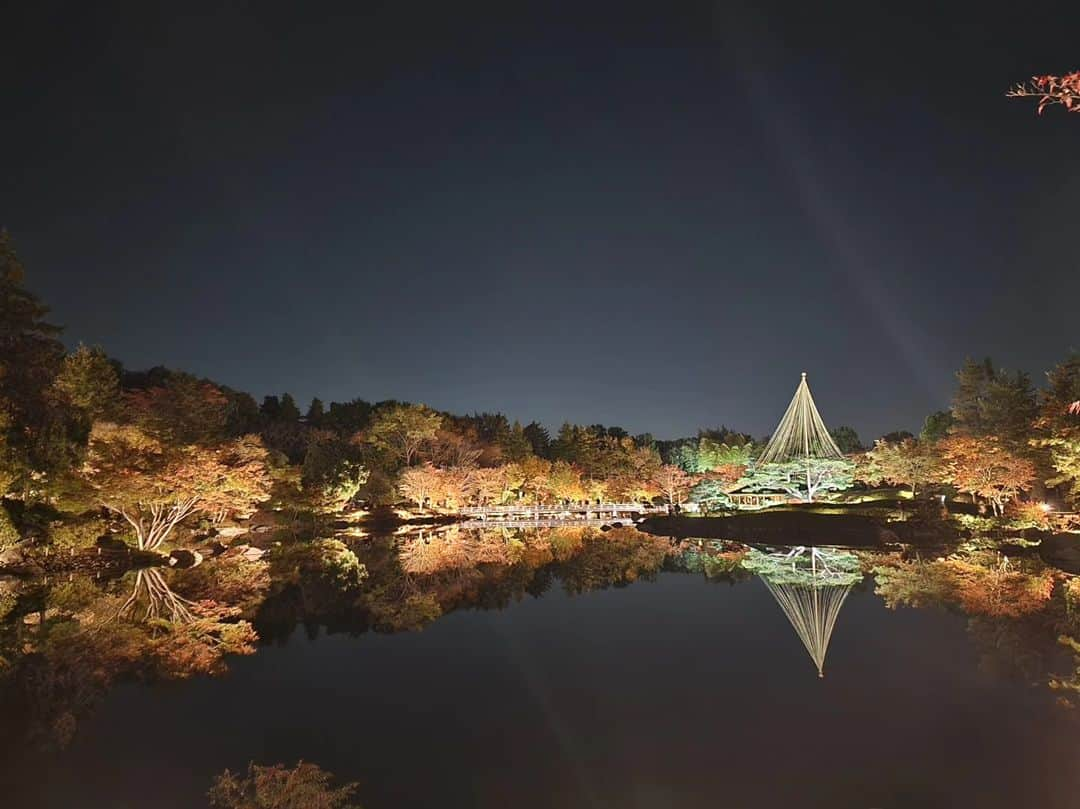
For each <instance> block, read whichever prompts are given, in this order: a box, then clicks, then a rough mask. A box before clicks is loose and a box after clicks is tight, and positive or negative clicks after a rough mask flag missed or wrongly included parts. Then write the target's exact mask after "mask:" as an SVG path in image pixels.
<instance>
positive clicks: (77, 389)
mask: <svg viewBox="0 0 1080 809" xmlns="http://www.w3.org/2000/svg"><path fill="white" fill-rule="evenodd" d="M53 387H54V389H55V390H56V392H57V393H58V394H59V395H60V396H62V397H63V398H64V399H66V400H67V402H68V403H69V404H71V405H72V406H73V407H76V408H78V409H79V410H81V411H83V412H84V413H86V415H87V416H88V417H89V418H90V419H91V420H93V419H97V418H101V417H102V416H104V415H105V414H106V413H107V412H108V411H109V409H110V408H112V407H113V405H114V404H115V403H116V401H117V398H118V396H119V388H120V377H119V375H118V374H117V373H116V367H115V366H114V365H113V363H112V362H111V361H110V360H109V358H108V357H107V356H106V354H105V352H104V351H102V350H101V349H100V348H96V347H95V348H87V347H86V346H84V345H80V346H79V347H78V348H77V349H75V351H73V352H72V353H70V354H68V355H67V356H66V357H64V361H63V364H62V365H61V367H60V372H59V374H57V377H56V379H55V380H53Z"/></svg>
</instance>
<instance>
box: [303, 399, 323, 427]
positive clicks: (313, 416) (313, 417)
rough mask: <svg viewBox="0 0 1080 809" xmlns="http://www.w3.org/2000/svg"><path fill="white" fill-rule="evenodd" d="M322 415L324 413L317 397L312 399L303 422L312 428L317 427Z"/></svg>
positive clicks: (320, 400) (320, 401)
mask: <svg viewBox="0 0 1080 809" xmlns="http://www.w3.org/2000/svg"><path fill="white" fill-rule="evenodd" d="M324 415H326V412H325V409H324V408H323V403H322V399H319V398H318V397H316V398H314V399H312V400H311V404H310V405H309V406H308V411H307V416H306V418H305V421H307V423H308V424H310V425H311V426H312V427H318V426H319V422H321V421H322V419H323V416H324Z"/></svg>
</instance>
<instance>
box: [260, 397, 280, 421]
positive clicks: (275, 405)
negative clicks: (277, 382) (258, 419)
mask: <svg viewBox="0 0 1080 809" xmlns="http://www.w3.org/2000/svg"><path fill="white" fill-rule="evenodd" d="M259 412H260V413H262V414H263V415H264V416H265V417H266V418H268V419H270V420H271V421H276V420H277V419H280V418H281V400H280V399H278V397H276V396H264V397H263V401H262V406H261V407H260V408H259Z"/></svg>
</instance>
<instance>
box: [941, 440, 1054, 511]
mask: <svg viewBox="0 0 1080 809" xmlns="http://www.w3.org/2000/svg"><path fill="white" fill-rule="evenodd" d="M938 448H939V449H940V451H941V455H942V458H943V459H944V462H945V472H944V477H945V478H946V479H947V480H948V481H949V482H950V483H952V484H953V485H954V486H956V488H957V489H959V490H960V491H962V492H967V493H968V494H970V495H971V496H972V499H973V500H974V499H976V498H978V497H982V498H984V499H985V500H986V501H988V502H989V503H990V505H991V507H992V508H993V510H994V513H995V514H998V515H1000V514H1001V513H1002V512H1003V510H1004V508H1005V504H1006V503H1008V502H1009V501H1010V500H1012V499H1013V498H1014V497H1016V496H1017V495H1018V494H1019V493H1020V492H1021V491H1023V490H1024V489H1026V488H1027V487H1028V486H1030V485H1031V483H1032V481H1033V480H1034V479H1035V475H1036V469H1035V464H1033V463H1032V462H1031V461H1030V460H1028V459H1027V458H1024V457H1021V456H1020V455H1017V454H1016V453H1014V452H1013V451H1012V450H1010V449H1008V448H1007V447H1005V446H1004V445H1003V444H1002V442H1001V441H1000V440H999V439H997V438H995V437H993V436H970V435H951V436H949V437H948V438H946V439H944V440H942V441H941V442H940V443H939V445H938Z"/></svg>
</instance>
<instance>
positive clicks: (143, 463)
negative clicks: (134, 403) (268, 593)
mask: <svg viewBox="0 0 1080 809" xmlns="http://www.w3.org/2000/svg"><path fill="white" fill-rule="evenodd" d="M84 475H85V477H86V479H87V480H88V481H89V483H90V484H91V485H92V486H93V487H94V489H95V491H96V492H97V494H98V497H99V499H100V501H101V503H102V505H104V506H105V507H106V508H108V509H109V510H111V511H113V512H114V513H116V514H118V515H120V516H121V517H123V518H124V520H126V521H127V523H128V524H129V525H130V526H131V528H132V529H133V530H134V532H135V539H136V543H137V545H138V547H139V549H140V550H156V549H157V548H159V547H160V546H161V545H162V543H164V542H165V540H166V539H168V537H169V535H170V534H171V533H172V531H173V529H174V528H176V526H177V525H179V524H180V523H181V522H183V521H184V520H185V519H186V518H187V517H189V516H191V515H192V514H194V513H196V512H202V513H205V514H207V515H209V516H211V517H213V518H215V519H223V518H224V517H225V516H227V515H228V514H230V513H239V514H244V513H247V512H249V511H250V510H251V509H252V508H253V507H254V506H255V505H256V504H257V503H260V502H262V501H264V500H266V499H267V498H268V497H269V492H270V476H269V473H268V471H267V466H266V450H265V449H264V448H263V446H262V443H261V442H260V441H259V439H258V438H257V437H254V436H245V437H243V438H239V439H236V440H233V441H228V442H225V443H223V444H220V445H216V446H206V445H199V444H188V445H175V444H169V443H167V442H164V441H162V440H161V439H159V438H158V437H155V436H154V435H152V434H151V433H149V432H148V431H147V430H146V429H144V428H143V427H140V426H138V425H135V424H116V423H114V422H98V423H97V424H95V425H94V428H93V432H92V433H91V440H90V454H89V457H88V459H87V463H86V466H85V469H84Z"/></svg>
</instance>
